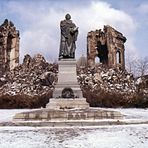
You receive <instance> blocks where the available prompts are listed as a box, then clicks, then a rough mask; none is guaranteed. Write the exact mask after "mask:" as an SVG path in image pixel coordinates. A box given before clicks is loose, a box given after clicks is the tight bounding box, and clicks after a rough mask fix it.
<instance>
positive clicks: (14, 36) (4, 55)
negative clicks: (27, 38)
mask: <svg viewBox="0 0 148 148" xmlns="http://www.w3.org/2000/svg"><path fill="white" fill-rule="evenodd" d="M19 39H20V38H19V31H18V30H16V28H15V26H14V24H13V23H12V22H11V21H8V20H7V19H5V21H4V23H3V24H2V25H1V26H0V69H1V71H0V75H2V74H3V73H4V72H5V71H6V70H11V69H13V68H14V67H15V66H17V65H18V64H19Z"/></svg>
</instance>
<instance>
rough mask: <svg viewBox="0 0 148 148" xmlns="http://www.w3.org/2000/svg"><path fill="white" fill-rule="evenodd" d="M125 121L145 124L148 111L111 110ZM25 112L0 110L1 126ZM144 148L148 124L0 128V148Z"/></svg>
mask: <svg viewBox="0 0 148 148" xmlns="http://www.w3.org/2000/svg"><path fill="white" fill-rule="evenodd" d="M111 110H118V111H121V112H122V113H123V114H124V115H125V119H127V120H128V119H144V120H147V121H148V109H111ZM22 111H28V110H0V122H4V121H11V120H12V117H13V115H14V114H15V113H18V112H22ZM87 147H89V148H147V147H148V124H138V125H116V126H100V127H64V128H58V127H57V128H53V127H16V126H11V127H10V126H4V127H3V126H1V127H0V148H87Z"/></svg>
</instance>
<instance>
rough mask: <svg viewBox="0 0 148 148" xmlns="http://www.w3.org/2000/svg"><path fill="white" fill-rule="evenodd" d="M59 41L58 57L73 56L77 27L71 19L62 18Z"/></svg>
mask: <svg viewBox="0 0 148 148" xmlns="http://www.w3.org/2000/svg"><path fill="white" fill-rule="evenodd" d="M60 28H61V43H60V53H59V58H60V59H61V58H75V49H76V44H75V41H76V40H77V36H78V29H77V28H76V25H75V24H74V23H73V22H72V21H71V20H63V21H61V23H60Z"/></svg>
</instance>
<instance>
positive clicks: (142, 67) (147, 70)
mask: <svg viewBox="0 0 148 148" xmlns="http://www.w3.org/2000/svg"><path fill="white" fill-rule="evenodd" d="M135 63H136V65H135V66H136V71H137V75H138V76H144V75H147V74H148V57H145V58H140V59H138V60H137V61H135Z"/></svg>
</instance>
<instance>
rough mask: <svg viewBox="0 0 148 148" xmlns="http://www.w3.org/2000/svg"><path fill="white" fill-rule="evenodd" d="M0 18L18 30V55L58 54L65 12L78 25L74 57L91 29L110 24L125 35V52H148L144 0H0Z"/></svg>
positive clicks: (142, 54) (83, 48) (147, 12)
mask: <svg viewBox="0 0 148 148" xmlns="http://www.w3.org/2000/svg"><path fill="white" fill-rule="evenodd" d="M0 10H1V11H0V22H1V24H2V23H3V21H4V19H5V18H7V19H9V20H11V21H12V22H13V23H14V25H15V26H16V28H17V29H18V30H19V31H20V57H21V60H22V58H23V56H24V55H25V54H27V53H28V54H30V55H32V56H33V55H34V54H37V53H41V54H42V55H43V56H45V58H46V59H47V60H48V61H54V60H55V59H57V58H58V52H59V44H60V27H59V23H60V21H61V20H63V19H64V17H65V14H66V13H70V14H71V16H72V20H73V22H74V23H75V24H76V25H77V26H78V27H79V36H78V41H77V43H76V44H77V49H76V57H77V58H78V57H79V56H81V55H82V54H86V37H87V33H88V32H89V31H91V30H96V29H100V28H103V25H110V26H112V27H114V28H115V29H117V30H118V31H120V32H122V33H123V35H124V36H126V38H127V42H126V44H125V46H126V54H130V55H132V56H133V55H134V56H140V57H145V56H148V51H147V50H148V37H147V34H148V1H147V0H0Z"/></svg>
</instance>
